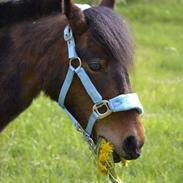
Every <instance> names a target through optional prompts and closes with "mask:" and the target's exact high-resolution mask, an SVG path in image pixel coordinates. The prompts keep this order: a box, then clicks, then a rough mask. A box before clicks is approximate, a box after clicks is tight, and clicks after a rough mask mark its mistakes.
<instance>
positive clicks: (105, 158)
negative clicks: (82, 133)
mask: <svg viewBox="0 0 183 183" xmlns="http://www.w3.org/2000/svg"><path fill="white" fill-rule="evenodd" d="M107 160H109V156H108V155H107V154H100V155H99V162H106V161H107Z"/></svg>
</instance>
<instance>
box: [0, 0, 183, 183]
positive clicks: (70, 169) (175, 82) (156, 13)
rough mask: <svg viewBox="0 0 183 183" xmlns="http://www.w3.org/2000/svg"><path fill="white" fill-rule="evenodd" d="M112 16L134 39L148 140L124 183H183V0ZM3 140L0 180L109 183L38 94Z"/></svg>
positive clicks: (143, 4)
mask: <svg viewBox="0 0 183 183" xmlns="http://www.w3.org/2000/svg"><path fill="white" fill-rule="evenodd" d="M77 2H85V3H91V4H96V2H95V1H93V0H85V1H84V0H83V1H82V0H81V1H77ZM116 12H118V14H120V15H123V16H124V17H125V18H126V19H127V20H128V22H129V25H130V27H131V29H132V31H133V34H134V39H135V44H136V52H135V58H134V59H135V61H136V67H135V69H134V71H133V72H132V73H131V82H132V85H133V89H134V90H135V91H136V92H138V93H139V95H140V98H141V100H142V103H143V105H144V108H145V115H144V117H143V120H144V125H145V129H146V143H145V145H144V147H143V153H142V156H141V157H140V159H138V160H136V161H133V162H131V163H130V165H129V167H128V168H127V169H126V170H125V171H124V172H123V173H124V174H125V183H132V182H133V183H182V182H183V0H118V1H117V7H116ZM0 139H1V140H0V182H1V183H15V182H17V183H24V182H25V183H28V182H32V183H43V182H44V183H47V182H48V183H57V182H59V183H60V182H61V183H71V182H72V183H91V182H92V183H102V182H108V180H107V178H105V177H100V176H99V175H98V174H97V171H96V168H95V165H94V159H93V156H92V154H91V152H90V151H89V150H88V146H87V144H86V143H85V142H84V141H83V139H82V137H81V135H80V134H79V133H78V132H76V131H75V130H74V127H73V126H72V124H71V122H70V120H69V119H68V117H67V116H66V115H65V114H64V113H63V112H62V110H61V109H60V108H59V107H58V106H57V104H55V103H53V102H51V101H50V100H49V99H48V98H46V97H45V96H43V95H41V96H40V97H39V98H38V99H37V100H35V101H34V103H33V105H32V106H31V107H29V109H28V110H26V111H25V112H24V113H23V114H21V115H20V116H19V117H18V118H17V119H16V120H15V121H14V122H13V123H11V124H10V125H9V126H8V128H6V129H5V131H3V133H2V134H1V135H0ZM118 166H119V165H118ZM117 168H118V167H117ZM118 171H119V172H120V169H119V168H118Z"/></svg>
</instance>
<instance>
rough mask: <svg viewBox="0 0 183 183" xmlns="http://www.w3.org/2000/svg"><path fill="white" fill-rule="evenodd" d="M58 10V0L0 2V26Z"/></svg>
mask: <svg viewBox="0 0 183 183" xmlns="http://www.w3.org/2000/svg"><path fill="white" fill-rule="evenodd" d="M60 11H61V1H60V0H18V1H17V0H16V1H15V0H10V1H8V2H1V3H0V28H1V27H3V26H7V25H11V24H15V23H17V22H21V21H24V20H27V19H29V20H30V19H33V18H39V17H42V16H45V15H50V14H54V13H56V12H60Z"/></svg>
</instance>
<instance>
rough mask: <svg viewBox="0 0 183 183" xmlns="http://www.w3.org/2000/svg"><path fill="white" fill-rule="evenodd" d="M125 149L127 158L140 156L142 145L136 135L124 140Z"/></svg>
mask: <svg viewBox="0 0 183 183" xmlns="http://www.w3.org/2000/svg"><path fill="white" fill-rule="evenodd" d="M123 150H124V152H125V154H126V158H127V159H136V158H138V157H139V156H140V147H139V144H138V141H137V139H136V138H135V137H134V136H129V137H127V138H126V139H125V140H124V142H123Z"/></svg>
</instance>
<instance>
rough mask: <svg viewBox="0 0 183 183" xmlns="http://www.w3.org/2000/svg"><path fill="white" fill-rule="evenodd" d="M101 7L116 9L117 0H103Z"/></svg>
mask: <svg viewBox="0 0 183 183" xmlns="http://www.w3.org/2000/svg"><path fill="white" fill-rule="evenodd" d="M99 6H106V7H108V8H111V9H114V6H115V0H102V2H101V3H100V5H99Z"/></svg>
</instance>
